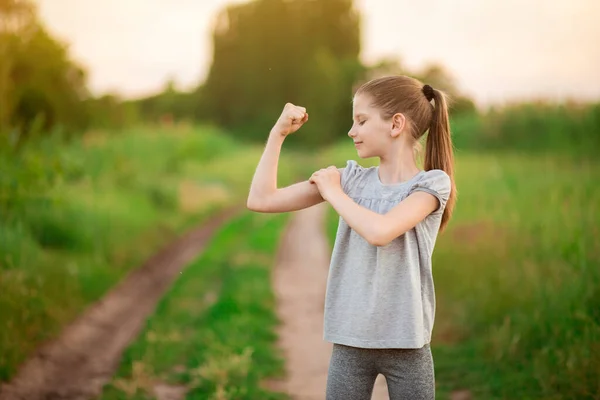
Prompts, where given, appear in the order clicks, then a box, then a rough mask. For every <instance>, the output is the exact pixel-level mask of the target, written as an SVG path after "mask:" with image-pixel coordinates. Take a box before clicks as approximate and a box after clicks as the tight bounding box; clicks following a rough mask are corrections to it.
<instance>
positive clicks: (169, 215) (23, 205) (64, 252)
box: [0, 127, 297, 381]
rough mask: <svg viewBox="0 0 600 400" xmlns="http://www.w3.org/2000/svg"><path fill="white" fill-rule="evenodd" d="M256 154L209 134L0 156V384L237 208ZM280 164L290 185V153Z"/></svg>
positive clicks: (155, 134)
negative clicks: (195, 231)
mask: <svg viewBox="0 0 600 400" xmlns="http://www.w3.org/2000/svg"><path fill="white" fill-rule="evenodd" d="M261 153H262V146H254V147H250V146H241V145H239V144H238V143H236V142H235V141H234V140H232V139H231V138H230V137H228V136H226V135H224V134H223V133H222V132H221V131H218V130H216V129H211V128H186V127H180V128H176V127H171V128H169V129H160V128H140V129H132V130H129V131H126V132H122V133H120V134H116V133H113V134H111V135H108V134H106V133H102V132H98V133H90V134H87V135H85V136H84V137H83V138H82V139H81V140H77V141H75V142H73V143H70V144H68V145H66V146H65V145H63V144H62V143H60V142H55V141H52V140H49V141H47V142H42V143H40V144H37V145H34V146H31V148H26V149H24V150H23V151H22V152H21V153H20V155H19V157H18V158H13V159H11V158H8V157H0V169H1V170H3V172H4V173H3V174H2V176H1V177H0V189H1V190H0V192H1V193H0V200H2V201H3V202H2V204H0V205H1V207H0V254H1V256H0V313H1V320H2V329H1V330H0V381H4V380H8V379H9V378H10V377H11V376H12V375H13V374H14V372H15V368H16V367H17V366H18V365H19V364H20V363H21V362H22V361H23V360H24V359H25V357H27V355H28V354H29V353H30V352H31V351H33V349H34V348H35V347H36V346H38V345H39V344H40V343H42V342H44V341H45V340H48V339H51V338H52V337H54V335H56V333H57V332H59V330H60V329H61V327H63V326H64V325H65V324H66V323H68V322H69V321H71V320H72V319H73V318H75V317H76V316H77V315H78V314H80V313H81V312H82V311H83V310H84V309H85V307H86V306H88V305H89V304H90V303H92V302H93V301H95V300H97V299H99V298H100V297H101V296H102V295H103V294H104V293H105V292H106V291H107V290H108V289H109V288H111V287H112V286H113V285H114V284H115V283H117V282H118V281H119V280H120V279H121V278H123V276H124V275H125V274H126V273H127V272H129V271H130V270H131V269H132V268H135V267H137V266H138V265H139V264H141V263H142V262H143V261H144V260H145V259H146V258H147V257H149V256H150V255H152V254H154V253H155V252H157V251H158V250H159V249H160V248H161V247H162V246H164V245H165V244H167V243H168V242H170V241H171V240H173V239H174V238H175V237H176V236H177V235H179V234H180V233H182V232H183V231H184V230H186V229H187V228H190V227H191V226H192V225H196V224H199V223H201V222H202V221H203V220H204V219H205V218H207V217H208V216H210V215H212V214H214V213H215V212H217V211H218V210H220V209H223V208H226V207H228V206H229V205H232V204H234V203H244V202H245V199H246V195H247V191H248V188H249V182H250V180H251V178H252V174H253V173H254V167H255V166H256V163H257V162H258V159H259V158H260V155H261ZM282 157H283V159H282V162H281V168H280V175H279V178H280V181H281V182H282V183H286V182H287V183H289V182H290V179H291V176H292V173H293V171H292V170H291V169H290V168H289V167H288V165H296V164H297V163H293V162H289V161H286V160H289V159H292V158H293V157H295V155H294V154H293V153H292V152H289V151H287V152H285V154H283V155H282ZM232 160H235V161H234V162H232ZM51 173H54V174H56V177H55V179H54V180H53V182H52V184H48V185H43V184H42V183H40V182H42V181H43V179H44V177H45V175H49V174H51ZM10 179H14V180H15V181H14V182H11V181H10ZM42 189H43V190H42Z"/></svg>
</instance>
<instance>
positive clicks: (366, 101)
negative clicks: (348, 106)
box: [352, 95, 373, 114]
mask: <svg viewBox="0 0 600 400" xmlns="http://www.w3.org/2000/svg"><path fill="white" fill-rule="evenodd" d="M352 108H353V109H354V112H355V113H359V112H360V113H363V114H367V113H369V112H373V106H372V105H371V98H370V97H369V96H365V95H356V96H354V99H353V100H352Z"/></svg>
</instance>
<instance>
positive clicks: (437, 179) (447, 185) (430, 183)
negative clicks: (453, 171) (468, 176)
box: [411, 169, 452, 211]
mask: <svg viewBox="0 0 600 400" xmlns="http://www.w3.org/2000/svg"><path fill="white" fill-rule="evenodd" d="M451 190H452V185H451V182H450V176H448V174H447V173H446V172H445V171H442V170H441V169H432V170H430V171H427V172H426V173H425V176H424V177H423V179H421V180H419V181H418V182H417V183H415V184H414V186H413V187H412V189H411V193H414V192H417V191H423V192H427V193H430V194H432V195H434V196H435V197H437V199H438V200H439V202H440V207H439V208H438V209H437V210H436V211H439V210H444V209H445V208H446V202H447V201H448V198H449V197H450V191H451Z"/></svg>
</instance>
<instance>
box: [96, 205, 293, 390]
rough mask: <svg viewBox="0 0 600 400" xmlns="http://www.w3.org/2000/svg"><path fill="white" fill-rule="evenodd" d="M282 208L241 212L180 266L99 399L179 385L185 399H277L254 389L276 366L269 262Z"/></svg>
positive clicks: (283, 219) (279, 370) (278, 366)
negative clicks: (157, 385) (160, 385)
mask: <svg viewBox="0 0 600 400" xmlns="http://www.w3.org/2000/svg"><path fill="white" fill-rule="evenodd" d="M287 219H288V214H257V213H251V212H244V213H242V215H240V216H239V217H237V218H235V219H234V220H233V221H231V222H229V223H227V224H226V225H225V226H223V227H222V228H221V229H220V230H219V232H217V234H216V235H215V236H214V237H213V238H212V239H211V241H210V243H209V245H208V246H207V250H206V251H205V252H204V253H203V254H202V255H201V256H200V257H199V258H198V259H197V260H196V261H194V262H193V263H192V264H191V265H190V266H189V267H187V269H185V270H184V271H183V272H182V274H181V277H180V278H179V279H178V280H177V281H176V283H175V284H174V285H173V287H172V288H171V290H170V291H169V292H168V293H167V295H166V296H165V297H163V299H162V300H161V301H160V303H159V304H158V307H157V309H156V312H155V314H154V315H153V316H152V317H151V318H150V319H149V320H148V321H147V324H146V327H145V329H144V330H143V332H142V334H141V335H140V336H139V338H138V339H137V340H136V341H135V342H134V343H133V344H132V345H131V346H130V347H129V348H128V350H127V351H126V353H125V354H124V356H123V359H122V362H121V364H120V368H119V370H118V372H117V374H116V375H115V377H114V379H113V381H112V382H111V383H110V384H109V385H107V386H106V387H105V390H104V393H103V395H102V397H101V398H102V399H106V400H109V399H147V398H152V391H153V389H152V388H153V385H154V384H155V383H156V382H163V383H165V384H170V385H185V386H187V387H188V388H189V389H190V390H189V392H188V393H187V396H186V399H221V398H231V399H234V398H235V399H273V400H275V399H285V398H286V397H285V396H284V395H282V394H277V393H271V392H268V391H265V390H264V389H262V388H261V386H260V382H261V380H262V379H264V378H266V377H269V376H278V375H280V374H281V373H282V372H283V360H282V358H281V355H280V354H279V350H278V349H276V346H275V342H276V335H275V333H274V330H275V326H276V324H277V318H276V315H275V314H274V308H275V304H274V301H275V300H274V296H273V292H272V289H271V286H270V279H269V277H270V273H271V267H272V265H273V264H274V261H275V260H274V255H275V250H276V249H277V246H278V243H279V236H280V232H281V231H282V229H283V227H284V224H285V222H286V221H287Z"/></svg>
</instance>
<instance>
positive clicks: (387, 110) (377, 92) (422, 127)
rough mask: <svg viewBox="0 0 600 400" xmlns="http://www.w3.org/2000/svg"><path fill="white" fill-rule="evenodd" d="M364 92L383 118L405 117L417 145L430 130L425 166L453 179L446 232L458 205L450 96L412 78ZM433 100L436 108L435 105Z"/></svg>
mask: <svg viewBox="0 0 600 400" xmlns="http://www.w3.org/2000/svg"><path fill="white" fill-rule="evenodd" d="M362 93H364V94H367V95H369V96H370V97H371V98H372V100H373V103H372V106H374V107H375V108H378V109H379V110H381V117H382V118H383V119H386V120H387V119H390V118H392V116H393V115H394V114H396V113H402V114H404V116H405V117H406V119H407V123H408V125H409V129H410V132H411V134H412V137H413V139H414V140H415V144H417V143H418V141H419V139H421V137H422V136H423V135H424V134H425V132H426V131H427V130H429V134H428V135H427V144H426V146H425V160H424V166H423V167H424V169H425V171H429V170H432V169H441V170H443V171H445V172H446V173H447V174H448V176H449V177H450V185H451V190H450V197H449V198H448V201H447V202H446V208H445V209H444V213H443V215H442V222H441V225H440V232H441V231H443V230H444V228H445V227H446V225H447V224H448V222H449V221H450V218H451V217H452V211H453V210H454V204H455V202H456V185H455V183H454V151H453V146H452V139H451V137H450V122H449V119H448V105H447V96H446V94H445V93H444V92H442V91H440V90H437V89H433V88H431V87H430V86H429V85H423V83H421V82H420V81H419V80H417V79H415V78H412V77H409V76H387V77H383V78H377V79H373V80H371V81H369V82H367V83H365V84H363V85H362V86H360V87H359V88H358V90H357V91H356V95H359V94H362ZM431 100H433V101H434V104H435V105H432V104H431V102H430V101H431Z"/></svg>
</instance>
